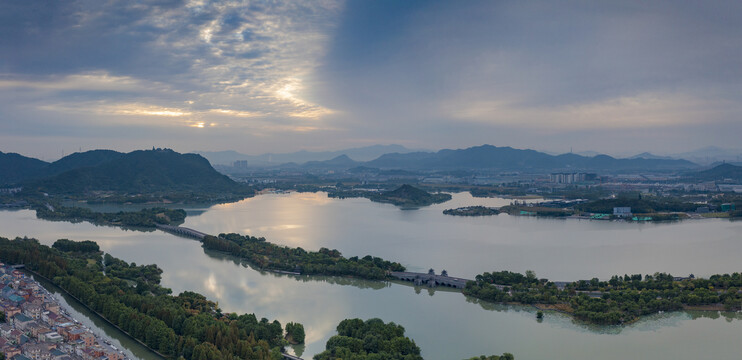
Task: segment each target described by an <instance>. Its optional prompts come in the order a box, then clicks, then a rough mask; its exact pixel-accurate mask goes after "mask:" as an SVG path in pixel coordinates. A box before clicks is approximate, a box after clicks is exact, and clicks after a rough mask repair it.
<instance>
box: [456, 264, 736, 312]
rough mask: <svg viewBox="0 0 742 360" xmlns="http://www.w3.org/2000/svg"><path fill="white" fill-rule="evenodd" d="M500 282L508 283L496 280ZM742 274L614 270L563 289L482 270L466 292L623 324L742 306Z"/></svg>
mask: <svg viewBox="0 0 742 360" xmlns="http://www.w3.org/2000/svg"><path fill="white" fill-rule="evenodd" d="M496 285H506V286H504V287H502V286H496ZM740 287H742V274H740V273H733V274H731V275H730V274H723V275H713V276H711V277H709V278H708V279H696V278H693V277H689V278H682V279H679V278H678V279H676V278H675V277H673V276H672V275H670V274H666V273H655V274H654V275H645V276H644V277H642V275H631V276H629V275H624V276H613V277H612V278H611V279H610V280H609V281H600V280H598V279H597V278H593V279H591V280H580V281H576V282H572V283H569V284H567V285H566V286H565V287H564V288H563V289H559V288H558V287H557V286H556V284H555V283H553V282H550V281H548V280H547V279H536V277H535V274H533V273H532V272H529V274H527V275H521V274H516V273H511V272H508V271H501V272H493V273H484V274H481V275H477V277H476V280H475V281H470V282H468V283H467V284H466V287H465V288H464V290H463V292H464V294H465V295H469V296H472V297H475V298H479V299H482V300H487V301H492V302H501V303H513V302H514V303H520V304H545V305H558V307H557V308H558V309H560V310H562V311H565V312H567V313H570V314H572V315H573V316H575V317H576V318H578V319H580V320H584V321H586V322H589V323H595V324H623V323H628V322H632V321H634V320H636V319H638V318H639V317H640V316H643V315H648V314H652V313H656V312H659V311H676V310H682V309H684V308H686V307H689V306H690V307H692V306H700V305H715V306H723V308H724V309H726V310H740V309H742V292H740Z"/></svg>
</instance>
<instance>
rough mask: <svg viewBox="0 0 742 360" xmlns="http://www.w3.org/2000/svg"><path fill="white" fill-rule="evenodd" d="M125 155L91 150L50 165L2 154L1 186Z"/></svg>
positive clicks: (44, 162) (96, 163) (0, 160)
mask: <svg viewBox="0 0 742 360" xmlns="http://www.w3.org/2000/svg"><path fill="white" fill-rule="evenodd" d="M123 155H124V154H123V153H120V152H117V151H113V150H91V151H85V152H76V153H72V154H70V155H67V156H65V157H63V158H61V159H59V160H57V161H55V162H52V163H48V162H46V161H42V160H39V159H34V158H30V157H25V156H23V155H19V154H15V153H3V152H0V169H2V171H0V184H13V183H20V182H24V181H29V180H32V179H43V178H46V177H50V176H53V175H57V174H61V173H63V172H65V171H69V170H74V169H78V168H83V167H90V166H96V165H100V164H103V163H106V162H109V161H112V160H114V159H117V158H120V157H121V156H123Z"/></svg>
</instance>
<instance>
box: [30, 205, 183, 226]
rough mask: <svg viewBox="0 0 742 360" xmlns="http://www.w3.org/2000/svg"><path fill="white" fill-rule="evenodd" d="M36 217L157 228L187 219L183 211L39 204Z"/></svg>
mask: <svg viewBox="0 0 742 360" xmlns="http://www.w3.org/2000/svg"><path fill="white" fill-rule="evenodd" d="M33 208H34V209H36V217H38V218H39V219H44V220H51V221H70V222H73V223H74V222H82V221H87V222H90V223H93V224H96V225H112V226H125V227H142V228H155V226H156V225H157V224H161V225H178V224H182V223H183V221H184V220H185V218H186V212H185V210H183V209H166V208H150V209H142V210H139V211H119V212H115V213H102V212H97V211H93V210H90V209H88V208H83V207H76V206H75V207H68V206H52V205H50V204H48V203H47V204H43V205H42V204H37V205H35V206H33Z"/></svg>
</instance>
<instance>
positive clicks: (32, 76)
mask: <svg viewBox="0 0 742 360" xmlns="http://www.w3.org/2000/svg"><path fill="white" fill-rule="evenodd" d="M740 134H742V2H740V1H704V2H700V1H697V2H690V1H688V2H686V1H651V2H648V1H621V2H616V1H494V0H492V1H383V0H374V1H370V0H369V1H361V0H353V1H348V2H344V1H334V0H313V1H287V2H283V1H227V0H225V1H206V0H182V1H181V0H152V1H144V0H139V1H136V0H135V1H132V0H122V1H117V0H108V1H101V0H70V1H56V0H47V1H43V0H22V1H21V0H8V1H3V2H0V151H3V152H18V153H21V154H24V155H28V156H34V157H39V158H42V159H46V160H53V159H56V158H59V157H61V156H63V155H64V154H69V153H71V152H75V151H79V150H83V151H84V150H90V149H97V148H108V149H114V150H119V151H131V150H135V149H141V148H151V147H152V146H156V147H168V148H173V149H175V150H177V151H181V152H188V151H193V150H209V151H217V150H230V149H231V150H236V151H239V152H242V153H247V154H260V153H266V152H290V151H297V150H302V149H305V150H336V149H342V148H349V147H358V146H366V145H373V144H401V145H404V146H407V147H410V148H422V149H442V148H466V147H469V146H475V145H481V144H492V145H496V146H512V147H516V148H532V149H538V150H548V151H552V152H568V151H570V149H573V150H574V151H575V152H577V151H587V150H592V151H599V152H604V153H609V154H611V153H612V154H627V155H630V154H631V153H640V152H644V151H650V152H653V153H658V154H667V153H674V152H684V151H689V150H693V149H696V148H700V147H705V146H720V147H731V148H734V147H740V146H739V144H740Z"/></svg>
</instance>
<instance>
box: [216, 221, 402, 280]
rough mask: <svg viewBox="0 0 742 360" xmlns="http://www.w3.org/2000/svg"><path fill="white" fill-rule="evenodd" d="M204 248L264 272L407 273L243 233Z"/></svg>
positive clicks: (377, 276)
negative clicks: (237, 259) (236, 258)
mask: <svg viewBox="0 0 742 360" xmlns="http://www.w3.org/2000/svg"><path fill="white" fill-rule="evenodd" d="M203 247H204V248H205V249H209V250H217V251H222V252H226V253H229V254H230V255H233V256H236V257H239V258H242V259H245V260H247V261H248V262H250V263H252V264H254V265H255V266H257V267H258V268H260V269H263V270H273V271H285V272H290V273H297V274H306V275H338V276H353V277H358V278H362V279H370V280H382V279H385V278H386V274H387V272H389V271H404V270H405V268H404V266H402V265H401V264H400V263H397V262H391V261H387V260H384V259H381V258H378V257H373V256H370V255H369V256H365V257H363V258H358V257H357V256H354V257H351V258H345V257H343V256H342V254H340V252H339V251H337V250H329V249H326V248H321V249H320V250H319V251H306V250H304V249H302V248H300V247H298V248H290V247H287V246H280V245H276V244H272V243H269V242H267V241H265V238H263V237H260V238H257V237H254V236H249V235H244V236H243V235H240V234H233V233H232V234H220V235H219V236H218V237H217V236H206V237H205V238H204V239H203Z"/></svg>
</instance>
